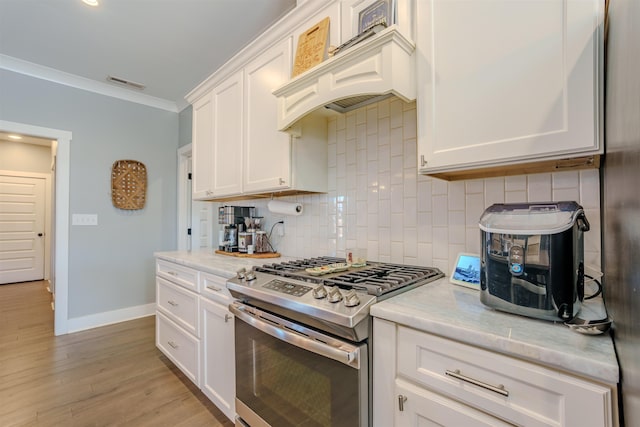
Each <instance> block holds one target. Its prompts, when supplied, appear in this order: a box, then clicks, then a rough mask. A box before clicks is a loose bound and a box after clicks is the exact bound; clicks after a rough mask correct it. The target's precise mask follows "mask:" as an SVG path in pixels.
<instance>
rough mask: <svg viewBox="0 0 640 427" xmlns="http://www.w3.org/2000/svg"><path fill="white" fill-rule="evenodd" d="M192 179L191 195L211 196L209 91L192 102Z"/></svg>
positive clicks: (211, 123) (211, 122)
mask: <svg viewBox="0 0 640 427" xmlns="http://www.w3.org/2000/svg"><path fill="white" fill-rule="evenodd" d="M192 123H193V142H192V147H193V157H192V158H193V181H192V197H193V198H194V199H206V198H207V197H211V196H212V194H213V193H212V192H211V188H212V181H213V179H212V175H211V171H212V169H211V165H212V163H213V104H212V102H211V93H208V94H206V95H205V96H203V97H202V98H200V99H199V100H197V101H196V102H194V103H193V122H192Z"/></svg>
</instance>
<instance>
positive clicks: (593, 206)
mask: <svg viewBox="0 0 640 427" xmlns="http://www.w3.org/2000/svg"><path fill="white" fill-rule="evenodd" d="M328 132H329V135H328V141H329V151H328V154H329V159H328V166H329V169H328V171H329V192H328V194H323V195H305V196H290V197H284V198H283V200H290V201H298V202H301V203H303V204H304V205H305V207H304V209H305V210H304V214H303V215H301V216H297V217H296V216H285V217H281V216H280V217H273V216H272V215H271V214H270V213H269V212H268V210H267V207H266V205H267V203H268V200H260V199H258V200H247V201H243V202H237V204H242V205H253V206H256V208H257V209H258V214H259V215H262V216H264V217H265V219H266V229H267V231H269V229H270V228H271V226H272V225H273V224H274V223H275V222H276V221H278V220H280V219H284V221H285V236H284V237H279V236H277V233H276V232H274V237H273V240H274V243H275V246H276V249H277V250H278V251H279V252H281V253H282V254H283V255H286V256H295V257H303V256H304V257H309V256H320V255H335V256H344V250H345V248H347V247H351V246H357V247H364V248H367V255H368V258H369V259H371V260H376V261H383V262H384V261H386V262H397V263H407V264H416V263H417V264H420V265H430V266H435V267H438V268H440V269H442V270H443V271H445V272H446V273H447V274H449V273H450V271H451V268H452V265H451V264H452V263H453V262H454V261H455V258H456V255H457V254H458V253H459V252H472V253H479V251H480V246H481V245H480V231H479V228H478V226H477V223H478V220H479V219H480V215H481V214H482V212H483V211H484V210H485V209H486V208H487V207H489V206H491V205H492V204H494V203H505V202H527V201H530V202H534V201H546V200H552V201H560V200H575V201H577V202H578V203H580V204H581V205H582V206H583V207H584V208H585V213H586V216H587V219H588V221H589V223H590V224H591V230H590V231H589V232H587V233H585V259H586V261H587V264H589V265H591V266H593V267H594V268H596V269H598V270H599V269H600V253H601V246H602V242H601V237H600V210H599V206H600V178H599V173H598V171H597V170H585V171H579V172H576V171H570V172H557V173H543V174H532V175H519V176H509V177H497V178H487V179H475V180H468V181H452V182H447V181H443V180H440V179H436V178H431V177H426V176H422V175H418V173H417V166H416V165H417V162H416V153H417V149H416V110H415V103H408V104H407V103H404V102H402V101H400V100H398V99H395V98H393V99H388V100H385V101H381V102H379V103H377V104H374V105H370V106H368V107H363V108H361V109H358V110H355V111H352V112H349V113H347V114H344V115H338V116H335V117H333V118H330V119H329V120H328Z"/></svg>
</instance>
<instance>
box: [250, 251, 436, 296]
mask: <svg viewBox="0 0 640 427" xmlns="http://www.w3.org/2000/svg"><path fill="white" fill-rule="evenodd" d="M343 262H345V260H344V258H334V257H318V258H307V259H300V260H295V261H286V262H282V263H275V264H265V265H263V266H261V267H256V268H255V270H256V271H260V272H263V273H269V274H275V275H278V276H283V277H289V278H293V279H298V280H302V281H306V282H312V283H318V284H319V283H322V284H324V285H327V286H339V287H341V288H343V289H360V290H363V291H366V292H367V293H369V294H371V295H378V296H380V295H383V294H386V293H389V292H392V291H395V290H397V289H400V288H405V287H410V286H417V285H418V284H424V283H427V282H430V281H432V280H435V279H437V278H440V277H443V276H444V274H442V272H441V271H440V270H438V269H437V268H432V267H420V266H413V265H402V264H388V263H377V262H368V263H367V265H366V266H365V267H359V268H356V269H353V270H348V271H345V272H342V273H333V274H328V275H326V276H313V275H310V274H309V273H307V272H306V271H305V269H307V268H313V267H319V266H323V265H328V264H334V263H343Z"/></svg>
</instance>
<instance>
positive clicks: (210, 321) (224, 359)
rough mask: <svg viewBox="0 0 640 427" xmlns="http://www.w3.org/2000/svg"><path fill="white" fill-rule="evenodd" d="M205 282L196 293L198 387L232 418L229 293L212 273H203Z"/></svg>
mask: <svg viewBox="0 0 640 427" xmlns="http://www.w3.org/2000/svg"><path fill="white" fill-rule="evenodd" d="M203 276H204V277H205V278H204V280H205V281H206V282H207V283H209V284H210V285H209V286H205V287H203V294H206V296H201V297H200V310H201V311H200V313H201V316H200V322H201V327H200V330H201V331H202V338H203V341H202V358H201V368H200V372H201V375H202V376H201V381H200V389H201V390H202V392H203V393H204V394H205V395H207V397H208V398H209V399H210V400H211V401H212V402H213V403H214V404H215V405H216V406H217V407H218V408H219V409H220V410H221V411H222V412H223V413H224V414H225V415H226V416H227V417H228V418H229V419H230V420H232V421H233V420H235V415H236V409H235V394H236V381H235V350H234V325H233V322H234V320H233V315H232V314H231V312H230V311H229V309H228V306H229V303H230V302H231V296H230V295H228V290H227V289H226V287H225V283H224V279H222V278H218V279H219V280H221V281H222V283H218V284H217V285H218V286H216V280H215V279H216V276H210V275H204V274H203Z"/></svg>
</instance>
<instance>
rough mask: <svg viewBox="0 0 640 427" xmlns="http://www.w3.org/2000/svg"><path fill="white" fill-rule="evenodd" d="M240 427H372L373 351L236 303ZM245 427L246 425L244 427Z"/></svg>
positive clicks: (233, 309)
mask: <svg viewBox="0 0 640 427" xmlns="http://www.w3.org/2000/svg"><path fill="white" fill-rule="evenodd" d="M230 310H231V312H233V314H234V315H235V350H236V412H237V413H238V416H239V417H240V418H241V419H242V420H241V422H239V423H237V424H236V425H249V426H251V427H262V426H273V427H286V426H305V427H307V426H308V427H315V426H317V427H320V426H323V427H340V426H345V427H346V426H348V427H354V426H366V425H367V423H368V392H369V384H368V379H367V378H368V363H367V357H368V354H367V345H366V344H365V343H351V342H348V341H343V340H341V339H336V338H334V337H331V336H328V335H324V334H321V333H319V332H317V331H313V330H310V329H308V328H305V327H303V326H301V325H298V324H295V323H292V322H290V321H288V320H285V319H282V318H279V317H277V316H274V315H272V314H270V313H266V312H263V311H261V310H258V309H256V308H255V307H251V306H247V305H244V304H242V303H239V302H234V303H233V304H232V305H231V306H230ZM242 423H244V424H242Z"/></svg>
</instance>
